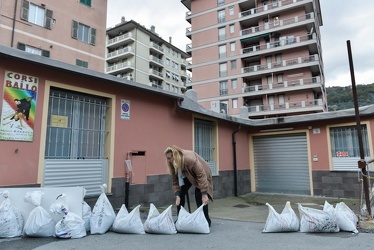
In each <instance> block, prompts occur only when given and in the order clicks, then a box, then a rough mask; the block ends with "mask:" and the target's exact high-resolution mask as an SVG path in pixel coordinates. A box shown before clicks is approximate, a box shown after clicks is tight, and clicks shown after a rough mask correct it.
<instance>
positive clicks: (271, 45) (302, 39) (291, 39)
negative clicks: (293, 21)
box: [241, 33, 317, 54]
mask: <svg viewBox="0 0 374 250" xmlns="http://www.w3.org/2000/svg"><path fill="white" fill-rule="evenodd" d="M316 36H317V35H316V34H315V33H313V34H309V35H306V36H296V37H294V36H288V37H287V38H284V39H280V40H279V41H275V42H271V43H266V44H262V45H255V46H250V47H246V48H243V49H242V50H241V53H242V54H247V53H253V52H257V51H264V50H268V49H273V48H277V47H281V46H285V45H291V44H296V43H301V42H305V41H309V40H312V39H315V38H316Z"/></svg>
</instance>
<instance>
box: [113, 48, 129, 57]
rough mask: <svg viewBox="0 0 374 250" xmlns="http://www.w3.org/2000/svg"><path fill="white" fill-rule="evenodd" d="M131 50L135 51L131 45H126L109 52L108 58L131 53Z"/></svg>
mask: <svg viewBox="0 0 374 250" xmlns="http://www.w3.org/2000/svg"><path fill="white" fill-rule="evenodd" d="M129 52H133V51H132V48H131V47H125V48H122V49H119V50H115V51H113V52H110V53H108V56H107V58H110V57H114V56H119V55H123V54H126V53H129Z"/></svg>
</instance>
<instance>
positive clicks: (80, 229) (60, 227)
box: [55, 209, 87, 239]
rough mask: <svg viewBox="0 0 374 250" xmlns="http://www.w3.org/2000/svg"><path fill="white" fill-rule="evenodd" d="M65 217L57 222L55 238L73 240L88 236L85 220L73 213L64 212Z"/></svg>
mask: <svg viewBox="0 0 374 250" xmlns="http://www.w3.org/2000/svg"><path fill="white" fill-rule="evenodd" d="M63 211H64V213H65V215H64V217H63V218H62V219H61V220H60V221H59V222H57V224H56V227H55V236H56V237H57V238H65V239H68V238H73V239H78V238H82V237H84V236H86V235H87V234H86V228H85V226H84V220H83V219H82V218H81V217H79V216H78V215H77V214H75V213H73V212H68V211H66V209H64V210H63Z"/></svg>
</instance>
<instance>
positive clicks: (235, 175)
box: [232, 124, 241, 196]
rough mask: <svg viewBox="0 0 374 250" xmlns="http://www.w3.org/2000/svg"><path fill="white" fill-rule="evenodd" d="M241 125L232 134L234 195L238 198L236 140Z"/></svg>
mask: <svg viewBox="0 0 374 250" xmlns="http://www.w3.org/2000/svg"><path fill="white" fill-rule="evenodd" d="M240 127H241V124H239V127H238V129H237V130H235V131H234V132H232V147H233V158H234V195H235V196H238V173H237V164H236V139H235V134H236V133H238V132H239V130H240Z"/></svg>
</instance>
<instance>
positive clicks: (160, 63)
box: [149, 55, 164, 67]
mask: <svg viewBox="0 0 374 250" xmlns="http://www.w3.org/2000/svg"><path fill="white" fill-rule="evenodd" d="M149 60H150V62H151V63H153V64H156V65H158V66H161V67H164V61H163V60H161V59H160V58H158V57H156V56H153V55H150V56H149Z"/></svg>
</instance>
